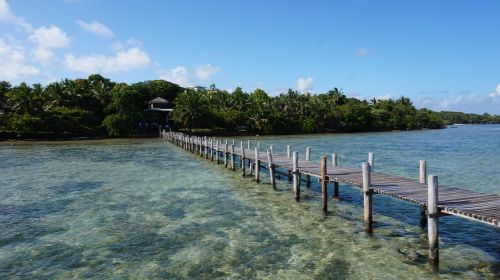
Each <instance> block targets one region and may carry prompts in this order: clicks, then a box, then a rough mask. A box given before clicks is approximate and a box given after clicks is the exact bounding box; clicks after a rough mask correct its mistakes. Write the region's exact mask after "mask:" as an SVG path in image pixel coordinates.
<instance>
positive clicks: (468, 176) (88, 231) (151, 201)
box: [0, 125, 500, 279]
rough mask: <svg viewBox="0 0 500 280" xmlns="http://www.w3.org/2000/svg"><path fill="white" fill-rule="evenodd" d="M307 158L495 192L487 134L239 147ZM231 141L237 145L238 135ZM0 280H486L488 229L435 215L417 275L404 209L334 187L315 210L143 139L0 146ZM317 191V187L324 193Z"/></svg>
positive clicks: (409, 211)
mask: <svg viewBox="0 0 500 280" xmlns="http://www.w3.org/2000/svg"><path fill="white" fill-rule="evenodd" d="M242 139H252V140H254V142H255V141H256V140H259V141H261V144H262V147H263V148H265V147H267V145H268V144H269V143H273V144H274V149H275V151H277V152H284V151H285V147H286V145H287V144H291V145H292V146H293V150H297V151H299V152H300V154H301V156H303V155H304V154H305V153H304V151H305V147H306V146H311V147H312V159H313V160H318V159H319V156H320V155H321V154H322V153H325V154H326V153H328V154H329V153H331V152H337V153H338V156H339V164H341V165H346V166H359V165H360V163H361V162H362V161H366V158H367V153H368V152H374V153H375V166H376V169H377V171H385V172H389V173H392V174H399V175H404V176H407V177H412V178H415V179H416V178H417V177H418V160H419V159H426V160H427V162H428V165H429V173H434V174H436V175H438V176H439V181H440V184H446V185H456V186H459V187H462V188H467V189H473V190H478V191H482V192H488V193H498V192H499V191H500V173H499V172H498V170H499V167H500V165H499V164H498V161H497V157H498V154H499V152H500V140H499V139H500V126H495V125H487V126H461V127H459V128H456V129H444V130H429V131H415V132H391V133H360V134H337V135H314V136H302V135H299V136H279V137H251V138H242ZM238 140H239V139H238ZM0 171H1V173H0V225H1V226H0V279H30V278H33V279H69V278H94V279H123V278H133V279H157V278H166V279H175V278H179V279H213V278H225V279H226V278H233V279H255V278H259V279H402V278H404V279H433V278H436V279H437V278H444V279H476V278H485V279H494V278H498V277H500V272H499V270H500V269H499V268H500V250H499V249H500V241H499V240H500V239H499V237H500V230H498V229H496V228H493V227H491V226H487V225H482V224H479V223H475V222H470V221H465V220H463V219H459V218H454V217H444V218H442V219H440V233H441V236H440V249H441V251H440V255H441V266H440V272H439V273H438V274H433V273H431V272H429V270H428V267H427V263H426V256H427V248H428V247H427V239H426V232H425V230H422V229H420V228H419V226H418V220H419V216H418V208H417V207H416V206H415V205H412V204H409V203H405V202H400V201H397V200H393V199H390V198H387V197H383V196H376V197H374V213H375V215H374V220H375V224H374V226H375V229H374V234H373V235H372V236H367V235H366V234H365V233H364V232H363V221H362V197H361V195H360V191H359V190H358V189H354V188H350V187H348V186H344V185H341V190H340V195H341V198H340V199H331V200H330V205H329V209H330V212H329V213H328V214H327V215H324V214H323V213H322V212H321V204H320V194H319V193H318V192H317V190H318V188H319V186H318V185H317V184H313V186H312V188H311V189H310V190H307V189H305V190H304V191H303V194H302V195H303V199H302V200H301V202H299V203H296V202H295V201H294V200H293V194H292V192H291V184H290V183H289V182H288V181H286V180H278V181H277V183H278V191H272V190H271V188H270V185H269V183H268V180H266V179H267V178H266V175H267V173H266V172H262V175H263V180H262V182H261V184H256V183H255V182H254V181H253V180H252V179H251V178H249V177H247V178H242V177H241V174H240V172H232V171H230V170H229V169H224V167H223V166H222V165H216V164H214V163H211V162H209V161H206V160H202V159H200V158H199V157H197V156H195V155H192V154H190V153H188V152H186V151H183V150H181V149H179V148H178V147H175V146H173V145H171V144H168V143H165V142H162V141H160V140H156V139H149V140H103V141H74V142H33V143H31V142H15V143H9V142H4V143H0ZM330 187H331V186H330Z"/></svg>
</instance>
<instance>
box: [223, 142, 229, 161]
mask: <svg viewBox="0 0 500 280" xmlns="http://www.w3.org/2000/svg"><path fill="white" fill-rule="evenodd" d="M227 150H228V145H227V140H226V143H225V145H224V167H226V168H227Z"/></svg>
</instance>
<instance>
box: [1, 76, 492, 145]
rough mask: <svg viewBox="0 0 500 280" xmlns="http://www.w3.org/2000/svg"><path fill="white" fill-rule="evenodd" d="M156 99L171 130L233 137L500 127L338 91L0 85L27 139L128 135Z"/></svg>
mask: <svg viewBox="0 0 500 280" xmlns="http://www.w3.org/2000/svg"><path fill="white" fill-rule="evenodd" d="M156 97H162V98H164V99H167V100H169V101H170V102H172V104H173V106H174V111H173V113H172V116H171V117H172V122H171V123H169V125H171V126H173V127H174V128H176V129H182V128H184V129H195V128H196V129H198V128H202V129H212V130H214V131H219V132H220V131H224V132H232V133H259V134H287V133H314V132H353V131H387V130H411V129H423V128H440V127H442V126H443V124H445V123H486V122H488V123H490V122H498V119H499V118H500V117H499V116H491V115H487V114H484V115H472V114H463V113H456V112H441V113H436V112H433V111H430V110H428V109H416V108H415V107H414V106H413V104H412V101H411V100H410V99H408V98H406V97H400V98H398V99H396V100H392V99H389V100H375V99H373V100H370V101H366V100H358V99H356V98H349V97H347V96H346V95H345V94H344V93H343V92H342V91H341V90H339V89H337V88H335V89H333V90H330V91H328V92H326V93H322V94H315V95H312V94H302V93H299V92H297V91H294V90H288V92H286V93H282V94H279V95H277V96H269V95H268V94H267V93H266V92H265V91H263V90H261V89H256V90H255V91H253V92H250V93H247V92H244V91H242V89H241V88H236V89H235V90H234V91H233V92H228V91H224V90H218V89H216V87H215V85H212V86H211V87H210V88H209V89H204V90H198V91H195V90H193V89H185V88H182V87H180V86H178V85H177V84H174V83H170V82H167V81H163V80H153V81H145V82H140V83H134V84H125V83H115V82H112V81H110V80H109V79H106V78H104V77H102V76H100V75H91V76H89V77H88V78H86V79H76V80H69V79H65V80H62V81H59V82H53V83H50V84H48V85H47V86H42V85H40V84H34V85H31V86H29V85H27V84H26V83H21V84H19V85H17V86H12V85H11V84H10V83H8V82H0V131H2V130H3V131H12V132H14V133H16V134H17V135H19V136H23V137H26V136H35V137H61V136H69V137H71V136H104V135H110V136H122V135H129V134H133V133H137V132H140V131H139V127H142V126H141V125H142V124H143V123H146V122H145V120H148V118H149V120H150V119H154V116H153V117H151V116H152V115H150V116H149V117H148V116H147V114H148V113H147V112H145V111H144V109H145V108H147V107H148V101H150V100H152V99H154V98H156ZM155 125H156V126H157V125H161V123H155ZM150 128H151V127H150ZM155 128H156V129H157V127H155ZM150 130H151V131H152V132H154V130H153V129H150ZM156 131H157V130H156Z"/></svg>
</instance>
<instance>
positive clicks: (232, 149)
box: [231, 139, 236, 171]
mask: <svg viewBox="0 0 500 280" xmlns="http://www.w3.org/2000/svg"><path fill="white" fill-rule="evenodd" d="M233 140H234V139H233ZM235 161H236V155H235V154H234V144H231V170H233V171H234V170H236V162H235Z"/></svg>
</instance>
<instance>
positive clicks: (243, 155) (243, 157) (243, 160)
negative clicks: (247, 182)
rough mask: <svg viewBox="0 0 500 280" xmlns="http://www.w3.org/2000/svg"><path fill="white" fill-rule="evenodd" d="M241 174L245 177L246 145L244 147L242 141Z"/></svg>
mask: <svg viewBox="0 0 500 280" xmlns="http://www.w3.org/2000/svg"><path fill="white" fill-rule="evenodd" d="M241 143H242V145H241V176H243V177H245V158H246V156H245V147H243V142H241Z"/></svg>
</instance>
